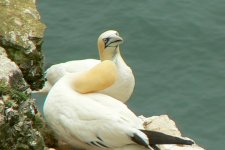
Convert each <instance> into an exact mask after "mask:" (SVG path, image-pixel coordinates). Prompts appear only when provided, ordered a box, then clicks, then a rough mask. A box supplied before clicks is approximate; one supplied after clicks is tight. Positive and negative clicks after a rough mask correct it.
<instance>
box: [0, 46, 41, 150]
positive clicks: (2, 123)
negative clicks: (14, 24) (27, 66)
mask: <svg viewBox="0 0 225 150" xmlns="http://www.w3.org/2000/svg"><path fill="white" fill-rule="evenodd" d="M0 60H1V63H0V133H1V134H0V149H24V150H26V149H27V150H29V149H37V150H39V149H40V150H41V149H43V148H44V146H45V145H44V141H43V138H42V136H41V134H40V132H39V131H38V130H37V127H36V126H37V124H36V123H35V122H36V120H37V119H38V116H37V114H38V113H37V108H36V106H35V103H34V100H33V99H31V97H30V94H29V92H30V89H29V87H28V84H27V83H26V82H25V80H24V79H23V75H22V72H21V71H20V69H19V67H18V66H17V65H16V64H15V63H14V62H12V61H11V60H10V59H9V58H7V54H6V52H5V50H4V49H3V48H2V47H0Z"/></svg>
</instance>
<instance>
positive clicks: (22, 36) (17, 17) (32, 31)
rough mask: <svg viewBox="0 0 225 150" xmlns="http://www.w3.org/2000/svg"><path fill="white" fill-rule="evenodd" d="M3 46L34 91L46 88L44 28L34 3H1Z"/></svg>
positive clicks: (22, 0)
mask: <svg viewBox="0 0 225 150" xmlns="http://www.w3.org/2000/svg"><path fill="white" fill-rule="evenodd" d="M0 10H1V13H0V20H1V21H0V46H2V47H4V48H5V49H6V52H7V54H8V56H9V58H10V59H12V60H13V61H14V62H16V63H17V65H18V66H19V67H20V69H21V71H22V72H23V75H24V78H25V80H26V82H27V83H28V84H29V85H30V86H31V89H39V88H41V87H42V85H43V82H44V80H43V59H44V58H43V54H42V50H41V45H42V42H43V36H44V30H45V28H46V27H45V25H44V24H43V23H42V22H41V21H40V16H39V13H38V11H37V8H36V5H35V0H0Z"/></svg>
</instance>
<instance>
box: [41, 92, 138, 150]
mask: <svg viewBox="0 0 225 150" xmlns="http://www.w3.org/2000/svg"><path fill="white" fill-rule="evenodd" d="M65 90H67V89H65ZM67 91H68V90H67ZM51 92H52V91H51ZM54 93H55V92H54ZM57 93H58V92H57V91H56V95H55V96H56V97H57V98H56V97H55V96H51V95H49V96H48V97H49V98H51V99H47V103H48V101H51V104H49V103H48V104H47V103H46V104H47V105H46V106H49V107H46V108H45V110H44V111H45V114H46V115H47V116H46V119H47V120H50V121H51V119H53V118H57V120H59V122H58V123H57V126H62V128H64V129H65V130H66V132H69V133H70V135H72V136H74V137H76V138H78V139H79V140H80V141H83V142H84V143H87V144H90V145H92V146H94V145H100V146H99V147H118V146H121V145H125V144H130V143H133V142H132V140H131V138H130V134H129V133H130V129H129V127H131V126H132V125H130V123H131V122H135V120H132V119H133V118H134V116H133V115H134V114H133V113H132V112H131V111H130V110H129V109H128V108H127V107H125V105H124V104H123V103H121V102H119V103H117V100H115V99H114V100H113V101H115V104H113V103H114V102H113V101H112V102H111V104H113V107H112V108H110V107H109V106H105V104H102V103H100V102H99V101H95V100H94V99H92V97H89V96H88V95H89V94H79V93H76V92H74V93H76V94H74V93H73V94H71V95H68V96H65V95H63V94H62V95H57ZM50 94H51V93H50ZM100 95H101V96H100ZM98 96H99V97H98V99H99V98H101V99H102V100H106V101H107V99H108V98H109V96H106V95H103V94H99V95H98ZM62 98H63V99H64V100H63V101H64V102H62V103H59V102H57V99H62ZM109 99H110V98H109ZM114 108H115V109H114ZM119 108H121V109H124V110H121V111H122V112H123V113H126V116H124V115H123V114H121V113H120V111H119ZM56 111H57V112H56ZM49 113H51V115H50V116H48V114H49ZM55 114H57V116H55ZM128 116H130V118H129V117H128ZM128 120H129V121H128ZM133 124H135V123H133ZM131 128H132V127H131Z"/></svg>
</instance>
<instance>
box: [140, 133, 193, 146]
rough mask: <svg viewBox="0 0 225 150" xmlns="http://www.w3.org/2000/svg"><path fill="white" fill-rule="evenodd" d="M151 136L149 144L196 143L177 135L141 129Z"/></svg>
mask: <svg viewBox="0 0 225 150" xmlns="http://www.w3.org/2000/svg"><path fill="white" fill-rule="evenodd" d="M141 131H142V132H143V133H145V134H146V135H147V137H148V138H149V144H150V145H151V144H184V145H192V144H194V142H193V141H191V140H186V139H182V138H179V137H176V136H171V135H167V134H164V133H161V132H157V131H149V130H141Z"/></svg>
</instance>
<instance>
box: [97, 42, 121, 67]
mask: <svg viewBox="0 0 225 150" xmlns="http://www.w3.org/2000/svg"><path fill="white" fill-rule="evenodd" d="M100 59H101V61H104V60H111V61H113V62H115V63H116V64H117V63H119V62H120V63H121V62H122V63H125V62H124V60H123V58H122V57H121V54H120V48H119V46H117V47H108V48H106V49H105V50H104V51H102V53H101V54H100Z"/></svg>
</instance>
